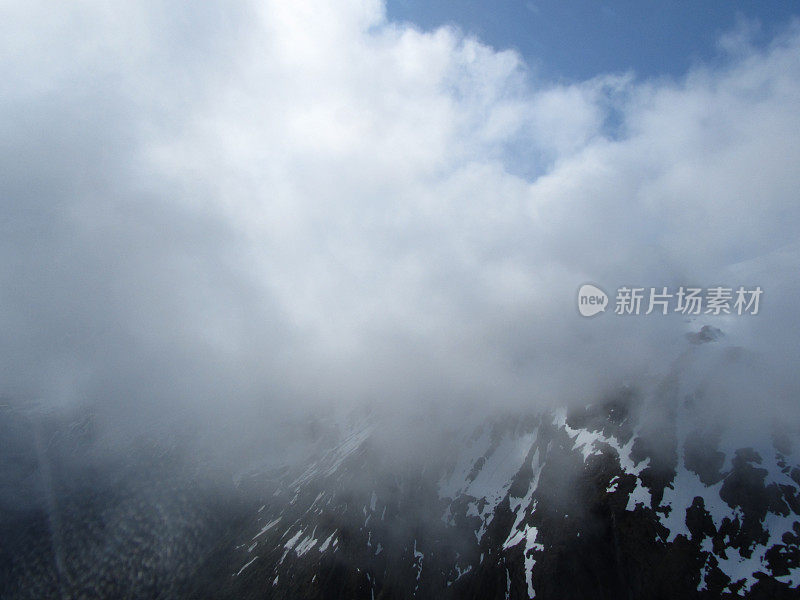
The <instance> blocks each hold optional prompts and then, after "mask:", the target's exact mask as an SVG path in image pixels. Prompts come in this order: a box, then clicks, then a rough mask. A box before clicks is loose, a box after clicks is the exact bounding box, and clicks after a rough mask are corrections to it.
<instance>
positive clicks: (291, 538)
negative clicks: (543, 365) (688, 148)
mask: <svg viewBox="0 0 800 600" xmlns="http://www.w3.org/2000/svg"><path fill="white" fill-rule="evenodd" d="M694 341H710V340H708V339H705V338H703V337H702V336H701V337H700V338H697V339H695V340H694ZM748 361H749V357H748V356H747V354H746V353H744V352H743V351H742V350H741V349H737V348H735V347H731V346H726V345H724V344H718V343H703V344H700V343H694V344H690V345H689V348H688V349H687V350H686V352H685V353H684V354H683V355H682V356H681V357H680V358H679V359H678V360H677V361H676V362H675V364H674V365H673V367H672V369H671V370H670V371H669V372H668V373H667V374H666V376H662V377H660V378H659V379H657V380H655V381H654V382H653V384H652V385H649V386H639V387H635V386H623V387H621V388H620V389H618V390H617V391H616V392H614V393H613V394H609V395H607V396H606V397H604V398H602V399H600V400H598V401H595V402H591V403H588V404H587V403H586V402H581V403H577V402H576V403H573V404H572V405H571V406H570V407H569V408H542V407H532V408H531V409H524V410H523V409H518V410H516V411H513V412H509V411H497V412H496V413H494V414H492V411H487V414H489V415H491V416H484V417H482V418H481V419H479V420H478V421H477V422H476V421H475V420H474V419H467V418H464V419H463V420H461V421H459V422H455V421H449V422H439V421H435V420H432V419H426V418H424V417H415V418H410V419H409V423H406V424H404V425H403V427H399V426H398V423H397V422H396V421H392V420H387V419H385V418H382V417H381V416H380V415H379V414H376V413H374V412H373V413H354V414H352V415H349V416H348V418H347V419H333V418H328V417H324V416H316V417H314V418H311V419H305V420H303V421H302V422H301V423H300V424H299V425H298V424H297V423H295V424H294V425H293V426H292V427H293V428H292V429H291V431H290V432H289V433H288V434H285V437H286V439H287V440H292V446H291V447H288V448H286V449H285V452H284V453H283V456H284V457H286V458H287V460H279V459H277V458H276V456H275V455H272V454H271V455H270V456H264V457H261V458H262V460H254V461H252V464H250V465H249V466H248V467H246V468H239V469H238V470H237V474H236V477H235V478H234V479H233V482H232V483H230V484H229V487H224V486H222V487H221V486H220V485H219V482H215V484H214V485H210V484H209V479H208V477H207V476H206V477H204V476H203V474H202V473H201V471H202V468H201V467H198V471H197V472H192V471H191V470H190V469H188V470H187V469H186V467H185V465H186V464H187V463H186V461H185V460H183V459H181V457H180V456H179V454H180V453H179V452H178V450H176V448H159V447H148V448H144V449H141V450H140V451H139V454H138V455H137V456H135V457H130V456H129V457H127V458H126V459H125V460H122V461H121V462H119V461H117V462H115V463H113V464H112V465H109V464H108V463H107V462H105V463H103V462H97V461H95V462H92V461H91V460H88V458H87V456H84V455H80V454H81V452H84V453H85V452H86V451H83V450H80V449H81V448H87V447H91V444H90V443H88V442H87V440H89V439H90V438H91V435H92V434H91V427H90V422H91V420H90V419H88V418H87V417H85V416H84V417H81V418H75V417H74V416H73V417H72V418H71V419H67V420H66V421H64V422H48V423H44V424H39V425H37V428H38V429H37V431H38V433H37V434H36V435H35V436H33V437H31V436H28V437H26V436H25V435H22V434H20V432H19V431H20V430H22V429H25V427H27V425H24V423H23V421H21V420H19V419H17V420H16V421H15V420H14V419H12V418H11V417H9V416H8V415H6V417H5V418H4V420H3V423H4V428H5V429H4V434H5V437H6V439H7V440H11V441H12V442H11V443H9V444H8V445H7V447H8V448H9V452H10V454H8V455H7V456H11V455H14V456H15V457H16V458H15V459H14V460H17V459H19V458H20V457H27V458H26V460H27V461H28V462H27V463H25V462H24V461H23V462H19V460H17V462H16V463H14V464H16V465H17V469H16V471H13V473H14V475H13V477H12V476H11V475H9V474H8V473H9V470H8V468H6V469H5V472H6V475H5V478H6V484H7V485H6V487H5V488H4V496H3V501H4V502H5V503H6V504H7V505H8V506H11V504H10V501H9V500H8V498H9V497H10V496H9V494H11V492H10V491H9V490H10V489H11V488H10V487H9V486H11V485H12V484H13V485H16V488H15V489H16V490H17V492H18V494H21V493H23V492H25V491H26V490H27V491H28V492H30V495H31V497H32V498H35V497H37V491H36V490H37V489H38V490H41V489H44V490H45V491H47V492H48V494H45V495H44V496H42V498H43V500H41V501H35V500H31V501H30V502H29V503H28V504H27V505H26V506H27V508H26V509H24V510H23V509H20V508H17V509H15V511H10V510H8V511H5V512H4V517H3V520H2V523H1V524H2V531H3V537H2V539H3V542H4V543H3V548H2V551H1V552H0V568H2V571H0V573H1V574H2V582H3V583H2V587H0V592H2V594H0V595H1V596H2V598H9V599H11V598H14V599H17V598H50V597H53V598H79V597H85V598H112V597H113V598H118V597H128V598H238V599H247V598H276V599H278V598H292V599H297V598H330V599H334V598H335V599H343V598H352V599H356V600H359V599H370V600H372V599H384V600H388V599H399V598H453V599H456V598H458V599H461V598H470V599H472V598H474V599H478V598H481V599H484V598H498V599H501V598H511V599H518V598H544V599H559V600H563V599H570V598H576V599H577V598H580V599H585V598H613V599H618V598H632V599H633V598H636V599H638V598H739V597H744V598H798V597H800V592H799V591H798V589H800V450H798V448H797V442H798V441H799V440H800V436H798V432H797V430H796V429H792V425H790V424H785V423H774V422H770V421H768V420H765V419H762V418H760V415H757V414H752V415H751V418H742V412H741V411H729V412H727V413H726V412H725V411H722V412H720V411H719V408H720V407H724V406H726V403H725V402H724V399H723V401H722V402H716V401H715V400H714V399H715V398H716V397H717V396H719V394H720V393H721V392H723V391H724V389H725V388H724V386H723V387H719V385H717V383H718V380H715V379H714V377H713V376H710V374H714V373H720V372H723V373H725V374H727V373H729V372H730V370H731V368H732V369H733V370H734V371H737V370H739V371H742V372H743V373H745V375H744V376H745V377H746V376H747V374H746V369H747V367H746V365H747V363H748ZM725 377H727V375H725ZM715 381H717V383H715ZM734 384H735V382H734ZM716 399H717V400H719V398H716ZM764 401H765V402H767V401H769V398H765V399H764ZM15 423H16V425H17V429H16V430H15V429H14V424H15ZM20 423H23V424H22V425H20ZM287 427H289V425H287ZM416 430H418V431H419V433H420V435H419V436H417V435H416V433H415V431H416ZM432 430H433V431H435V432H436V435H435V436H434V439H432V440H431V439H430V436H429V434H430V432H431V431H432ZM287 431H289V430H288V429H287ZM15 432H16V433H15ZM423 432H424V435H423ZM426 436H427V437H426ZM418 437H419V438H420V439H422V438H425V439H427V442H426V443H425V444H423V445H421V446H420V447H417V448H416V451H415V452H409V451H408V447H411V446H414V445H415V444H416V441H417V438H418ZM42 439H46V440H47V443H46V444H43V443H42ZM398 439H399V440H400V441H399V442H398ZM403 439H405V440H406V442H407V443H406V445H404V444H403ZM15 440H16V441H15ZM25 440H28V441H27V442H26V441H25ZM37 440H38V441H37ZM389 440H391V442H390V441H389ZM26 444H28V445H27V446H26ZM281 445H283V446H287V445H288V441H287V442H285V443H284V442H283V441H282V442H281ZM79 455H80V456H79ZM11 462H12V461H11V459H10V458H9V459H8V463H9V464H11ZM43 464H46V465H47V467H48V468H47V471H48V473H46V474H45V475H46V477H45V479H47V481H46V484H47V485H44V486H42V485H41V484H40V483H36V482H37V481H38V482H40V481H44V480H45V479H42V473H41V470H42V465H43ZM87 464H89V465H90V466H91V468H87V466H86V465H87ZM75 465H81V466H80V469H78V467H76V466H75ZM76 473H80V474H81V476H80V477H76V476H75V474H76ZM112 474H113V476H112ZM205 475H207V474H205ZM12 480H13V481H12ZM32 482H33V483H32ZM20 504H23V505H24V503H21V502H20V501H19V499H18V498H17V506H20Z"/></svg>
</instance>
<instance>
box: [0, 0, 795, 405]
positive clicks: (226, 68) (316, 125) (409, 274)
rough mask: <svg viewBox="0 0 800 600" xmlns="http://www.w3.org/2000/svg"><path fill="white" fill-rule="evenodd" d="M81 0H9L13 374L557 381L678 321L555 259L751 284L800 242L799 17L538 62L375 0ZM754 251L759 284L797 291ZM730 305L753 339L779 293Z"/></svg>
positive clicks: (641, 346)
mask: <svg viewBox="0 0 800 600" xmlns="http://www.w3.org/2000/svg"><path fill="white" fill-rule="evenodd" d="M104 6H105V5H103V4H102V3H96V4H95V3H92V2H83V3H80V5H78V8H75V7H74V6H72V5H68V6H67V5H65V6H59V7H57V8H54V7H53V5H52V4H47V5H46V6H45V5H33V4H25V5H22V4H20V5H18V6H16V7H13V8H7V9H6V10H8V11H12V12H14V13H15V14H14V15H12V16H13V17H14V18H13V19H4V20H3V23H4V25H3V29H4V30H3V32H2V39H3V40H5V42H4V44H5V45H6V47H5V48H3V56H5V57H7V58H6V59H4V62H3V64H2V71H1V72H2V74H3V76H4V80H5V81H6V82H7V83H6V85H7V86H8V88H9V91H10V93H9V94H6V95H5V100H3V101H2V105H0V106H1V109H2V112H1V113H0V119H2V124H1V125H0V126H2V131H3V136H2V137H3V147H2V150H1V151H2V158H3V164H4V165H7V167H6V176H5V177H4V180H3V182H2V184H0V185H2V195H3V198H4V202H3V205H2V208H0V213H1V214H2V222H3V223H4V224H5V225H4V237H5V239H4V241H3V243H2V247H0V262H1V263H2V264H1V265H0V302H2V307H3V310H2V315H0V323H2V326H3V331H4V332H5V334H4V336H3V339H2V341H1V342H0V352H2V355H3V356H4V357H5V360H4V361H3V363H4V364H5V365H6V367H5V368H4V369H3V370H2V377H3V380H4V381H5V382H6V385H7V387H8V389H9V390H10V391H11V392H12V393H17V394H30V395H34V396H36V395H38V396H45V397H51V396H52V397H54V398H56V399H65V400H74V399H81V398H85V397H87V396H88V397H90V398H91V397H94V396H97V397H99V398H103V399H104V401H108V400H106V399H108V398H112V399H113V398H117V399H118V401H120V402H123V403H128V402H133V403H134V404H136V403H140V402H141V403H147V402H150V401H152V400H154V401H156V402H158V403H163V402H174V403H175V404H177V405H178V406H181V407H184V406H186V405H192V403H197V404H199V405H202V406H204V407H207V406H211V407H212V408H213V410H214V411H216V410H217V407H219V406H223V407H228V406H230V405H231V404H237V403H242V404H248V405H249V404H250V403H251V402H255V403H256V404H258V403H259V402H262V401H263V398H269V399H271V400H270V401H272V402H275V403H278V404H281V403H283V401H285V400H287V399H288V400H290V401H291V402H295V401H297V399H298V398H305V399H310V400H311V401H314V402H325V401H332V402H347V403H349V402H360V401H364V400H388V401H392V402H398V403H404V402H413V403H416V402H418V401H423V402H432V401H442V400H450V401H464V402H471V401H483V400H485V399H486V398H491V399H492V401H493V402H497V403H501V404H502V403H504V402H528V401H539V400H549V399H551V397H558V398H565V397H566V396H580V395H582V394H588V393H591V392H592V390H596V389H598V388H600V387H602V386H603V385H605V384H608V383H610V382H612V381H613V380H615V379H616V378H617V377H620V376H622V375H624V374H625V373H627V372H628V371H636V370H638V369H640V368H643V367H646V366H648V365H650V366H653V365H656V368H659V367H660V366H661V363H660V362H659V361H660V360H662V359H663V358H664V356H665V355H667V354H668V353H665V351H664V348H665V347H672V346H673V344H674V343H676V342H675V341H676V340H681V339H682V338H681V336H682V333H683V332H684V331H685V330H686V329H687V328H688V327H690V325H687V324H685V323H682V322H678V321H676V320H672V319H664V320H659V319H657V318H653V317H640V318H639V319H636V318H632V317H631V318H627V319H622V318H620V319H615V318H614V317H613V316H611V315H603V316H602V317H598V318H597V319H594V320H592V321H591V322H589V321H583V320H581V318H580V317H579V316H578V314H577V311H576V310H575V307H574V306H573V303H574V294H575V292H576V290H577V288H578V286H579V285H580V284H582V283H584V282H586V281H595V282H598V283H600V284H602V285H605V286H606V287H607V288H608V291H611V289H612V288H613V287H614V286H617V285H621V284H641V285H645V286H650V285H653V286H661V285H681V284H684V285H686V284H700V285H708V286H710V285H716V284H718V283H727V284H730V285H737V284H739V283H742V284H748V285H751V284H760V283H761V281H760V280H759V279H758V278H759V276H760V274H761V273H762V271H763V270H764V269H768V268H772V267H767V266H764V261H769V257H770V256H772V255H773V254H771V253H774V252H775V251H776V250H779V249H780V248H784V250H783V252H791V256H793V257H795V258H796V257H797V252H796V250H792V249H791V247H788V246H787V244H790V243H791V242H793V241H794V239H795V231H796V229H797V225H798V223H799V222H800V219H799V217H800V215H798V202H797V197H796V190H797V189H798V183H800V170H798V169H797V168H796V165H797V164H800V160H799V159H800V147H798V144H799V142H798V136H797V135H796V133H795V132H796V131H800V122H798V121H800V116H798V115H800V110H798V108H800V107H798V101H797V98H798V97H800V93H799V92H800V58H798V57H800V53H799V52H798V51H797V50H798V47H797V46H798V43H800V34H798V31H797V29H796V28H793V29H790V30H789V31H788V32H787V33H786V34H785V36H784V37H782V38H781V39H778V40H776V41H775V42H774V43H773V44H772V45H771V46H770V47H769V48H768V49H766V50H763V51H762V50H756V49H753V48H749V47H748V48H745V49H742V50H741V51H740V52H737V53H735V55H734V56H733V57H732V58H731V59H730V60H728V61H727V62H725V64H724V66H722V67H715V68H706V69H698V70H695V71H693V72H692V73H690V74H688V75H687V77H686V78H684V79H682V80H680V81H670V80H665V81H660V80H656V81H644V82H642V81H637V80H635V79H634V78H632V77H617V76H614V77H611V76H608V77H598V78H596V79H594V80H591V81H587V82H583V83H577V84H571V85H560V84H553V83H549V82H543V81H538V80H534V79H533V78H532V77H531V76H530V74H528V73H527V72H526V71H525V68H524V65H523V64H522V62H521V59H520V58H519V57H518V56H517V55H515V54H514V53H511V52H495V51H494V50H493V49H491V48H488V47H486V46H483V45H481V44H480V43H479V42H478V41H476V40H474V39H471V38H464V37H463V36H462V35H461V34H460V33H459V32H458V31H456V30H453V29H440V30H437V31H433V32H420V31H417V30H415V29H412V28H409V27H408V26H405V25H397V24H392V23H388V22H386V20H385V17H384V15H383V10H382V7H381V5H380V4H379V3H377V2H355V1H354V2H316V1H308V2H291V3H289V2H279V1H274V2H269V1H267V2H260V3H257V4H253V5H250V4H246V3H243V4H237V5H235V7H234V5H229V4H227V3H220V4H218V5H213V4H212V5H211V7H212V8H208V9H206V11H204V12H200V13H191V14H190V13H188V12H184V11H188V10H189V9H188V8H186V9H176V8H174V7H170V6H169V5H167V4H161V3H158V2H151V3H147V4H143V5H139V7H138V8H133V7H130V6H128V7H127V8H124V9H122V8H120V11H121V12H120V11H117V10H116V9H115V10H114V11H110V10H108V9H106V8H104ZM15 23H17V24H22V26H15ZM731 43H733V42H730V41H729V42H728V44H729V45H730V44H731ZM738 47H739V48H741V47H740V46H738ZM521 166H522V168H521ZM526 173H527V174H528V175H526ZM530 174H533V175H530ZM787 247H788V248H789V250H786V248H787ZM759 257H761V258H759ZM746 260H751V263H749V264H751V265H752V264H757V265H758V267H757V268H756V270H755V271H753V273H752V275H751V274H747V275H746V277H750V278H751V279H752V280H750V279H748V280H747V281H739V280H736V281H734V280H732V279H730V278H731V277H733V276H734V275H736V276H742V277H745V275H743V274H742V273H741V272H740V271H739V272H736V271H731V268H732V267H731V266H732V265H735V264H739V263H742V262H743V261H746ZM752 261H755V262H752ZM759 261H760V262H759ZM795 264H796V263H795ZM774 269H775V272H774V273H773V275H772V276H771V278H770V281H771V282H772V284H773V285H774V286H775V287H774V288H770V289H768V290H767V292H766V294H767V295H766V296H765V297H766V298H769V297H770V295H777V294H779V293H780V292H781V291H782V290H783V289H784V288H786V289H789V288H791V286H795V288H796V282H797V279H798V276H797V273H796V271H795V269H794V267H792V266H791V261H788V262H787V261H785V260H784V261H779V264H777V266H774ZM771 310H774V312H772V313H770V311H771ZM775 323H781V326H779V327H778V326H775V325H774V324H775ZM698 325H699V323H697V324H692V325H691V327H693V328H696V327H697V326H698ZM729 326H730V327H731V328H732V329H733V330H734V331H737V332H739V334H740V335H741V336H742V339H741V342H742V343H744V344H752V345H755V346H762V347H765V348H766V349H767V350H768V348H769V344H765V343H764V340H765V337H764V336H765V335H767V334H766V333H765V332H767V331H768V332H769V335H770V336H778V337H779V336H781V335H783V336H788V337H791V336H792V335H793V334H794V333H795V332H796V331H797V318H796V317H795V316H794V314H793V313H792V312H791V310H790V307H783V308H780V307H779V306H778V305H777V304H773V305H772V306H770V307H767V306H765V308H764V313H763V315H762V316H761V317H760V320H759V321H758V323H757V325H753V324H748V325H747V326H746V327H745V326H743V325H741V324H740V323H736V322H731V323H730V324H729ZM724 328H725V327H723V329H724ZM776 344H777V345H778V346H779V347H782V348H784V347H786V346H785V343H784V344H783V345H781V343H778V342H776ZM137 406H138V404H137Z"/></svg>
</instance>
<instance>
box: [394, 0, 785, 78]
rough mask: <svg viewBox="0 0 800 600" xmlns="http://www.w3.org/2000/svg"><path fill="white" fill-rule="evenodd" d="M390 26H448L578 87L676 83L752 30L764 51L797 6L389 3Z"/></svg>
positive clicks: (547, 0) (509, 0)
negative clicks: (736, 34) (614, 77)
mask: <svg viewBox="0 0 800 600" xmlns="http://www.w3.org/2000/svg"><path fill="white" fill-rule="evenodd" d="M386 8H387V14H388V17H389V18H390V19H392V20H397V21H404V22H409V23H413V24H415V25H417V26H418V27H420V28H422V29H423V30H431V29H435V28H437V27H441V26H445V25H452V26H456V27H459V28H460V29H462V30H463V31H465V32H467V33H469V34H472V35H475V36H477V37H479V38H480V39H481V40H482V41H483V42H484V43H486V44H489V45H491V46H493V47H494V48H497V49H500V50H503V49H513V50H516V51H517V52H519V53H520V54H521V55H522V57H523V58H524V59H525V61H526V63H527V66H528V68H529V69H531V70H533V71H534V72H536V73H537V74H539V75H540V76H542V77H545V78H548V79H558V80H569V81H578V80H582V79H589V78H591V77H594V76H596V75H600V74H605V73H627V72H631V73H633V74H635V75H636V76H637V77H640V78H648V77H677V76H681V75H684V74H685V73H686V71H687V70H688V69H689V68H690V67H692V66H696V65H698V64H700V63H703V62H709V61H714V60H715V59H716V58H718V55H719V51H720V40H721V38H723V37H724V36H726V35H729V34H730V33H731V32H733V31H735V30H737V29H740V28H743V27H745V28H748V29H751V30H752V31H751V33H752V34H753V41H754V43H756V44H757V45H764V44H766V43H768V42H769V40H770V39H772V37H773V36H774V35H775V34H776V33H777V32H778V31H780V30H781V29H782V28H784V27H785V25H786V22H787V21H788V20H789V19H791V18H796V17H798V15H800V7H799V6H798V4H797V3H796V2H787V1H769V2H758V1H747V2H742V1H738V2H730V1H725V0H713V1H712V0H707V1H704V2H700V3H698V2H689V1H686V0H680V1H676V2H657V1H654V0H647V1H644V2H642V1H635V0H624V1H620V2H590V1H587V0H562V1H553V0H539V1H533V0H530V1H525V0H498V1H488V0H458V1H454V0H389V1H388V2H387V5H386Z"/></svg>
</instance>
